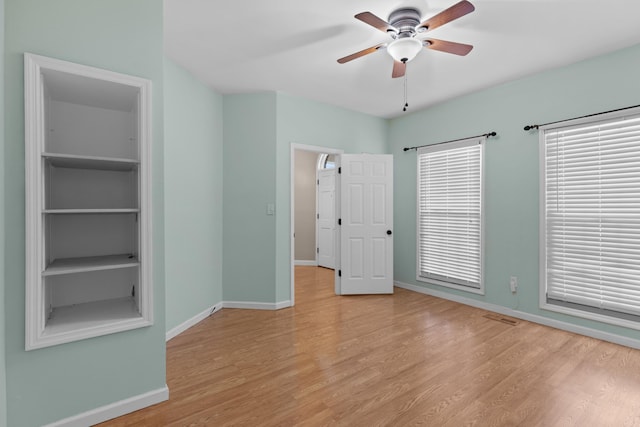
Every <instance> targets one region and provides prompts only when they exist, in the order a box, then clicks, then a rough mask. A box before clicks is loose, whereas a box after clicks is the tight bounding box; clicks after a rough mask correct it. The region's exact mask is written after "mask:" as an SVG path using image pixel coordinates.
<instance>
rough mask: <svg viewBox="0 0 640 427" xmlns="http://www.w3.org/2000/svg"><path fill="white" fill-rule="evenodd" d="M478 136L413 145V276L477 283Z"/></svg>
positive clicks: (479, 282) (469, 285) (479, 268)
mask: <svg viewBox="0 0 640 427" xmlns="http://www.w3.org/2000/svg"><path fill="white" fill-rule="evenodd" d="M484 141H485V139H484V138H482V139H477V138H474V139H471V140H464V141H459V142H455V143H447V144H442V145H435V146H426V147H423V148H420V149H419V150H418V279H419V280H420V279H423V280H424V279H432V280H437V281H441V282H444V284H447V283H448V284H453V285H457V286H463V287H467V288H476V289H480V288H481V285H482V250H481V249H482V229H481V226H482V220H481V215H482V151H483V142H484Z"/></svg>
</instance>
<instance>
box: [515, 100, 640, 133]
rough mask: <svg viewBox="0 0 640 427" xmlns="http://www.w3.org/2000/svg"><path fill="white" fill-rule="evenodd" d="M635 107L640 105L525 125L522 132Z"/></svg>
mask: <svg viewBox="0 0 640 427" xmlns="http://www.w3.org/2000/svg"><path fill="white" fill-rule="evenodd" d="M636 107H640V104H638V105H632V106H631V107H624V108H616V109H615V110H609V111H603V112H602V113H593V114H587V115H586V116H580V117H574V118H572V119H564V120H558V121H556V122H549V123H544V124H541V125H527V126H525V127H524V130H531V129H540V126H548V125H555V124H556V123H562V122H567V121H569V120H576V119H586V118H587V117H593V116H599V115H601V114H607V113H615V112H616V111H624V110H629V109H631V108H636Z"/></svg>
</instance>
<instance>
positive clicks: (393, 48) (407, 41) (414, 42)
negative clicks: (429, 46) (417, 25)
mask: <svg viewBox="0 0 640 427" xmlns="http://www.w3.org/2000/svg"><path fill="white" fill-rule="evenodd" d="M421 49H422V42H421V41H420V40H418V39H414V38H409V37H406V38H400V39H396V40H394V41H392V42H391V44H389V46H387V52H389V55H391V57H392V58H393V59H394V60H395V61H399V62H409V61H411V60H412V59H413V58H415V57H416V55H417V54H418V52H420V50H421Z"/></svg>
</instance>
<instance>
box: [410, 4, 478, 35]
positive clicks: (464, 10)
mask: <svg viewBox="0 0 640 427" xmlns="http://www.w3.org/2000/svg"><path fill="white" fill-rule="evenodd" d="M474 10H476V8H475V6H473V5H472V4H471V3H469V2H468V1H467V0H462V1H461V2H459V3H456V4H454V5H453V6H451V7H450V8H448V9H445V10H443V11H442V12H440V13H438V14H437V15H435V16H432V17H431V18H429V19H427V20H426V21H424V22H423V23H422V24H420V25H418V27H417V28H418V31H419V30H420V28H426V30H427V31H430V30H433V29H434V28H438V27H440V26H441V25H444V24H446V23H447V22H451V21H453V20H454V19H458V18H460V17H462V16H464V15H466V14H468V13H471V12H473V11H474Z"/></svg>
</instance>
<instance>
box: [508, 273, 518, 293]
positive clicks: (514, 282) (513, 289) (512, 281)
mask: <svg viewBox="0 0 640 427" xmlns="http://www.w3.org/2000/svg"><path fill="white" fill-rule="evenodd" d="M509 287H510V288H511V292H512V293H514V294H515V293H516V292H518V277H517V276H511V278H510V279H509Z"/></svg>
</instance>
